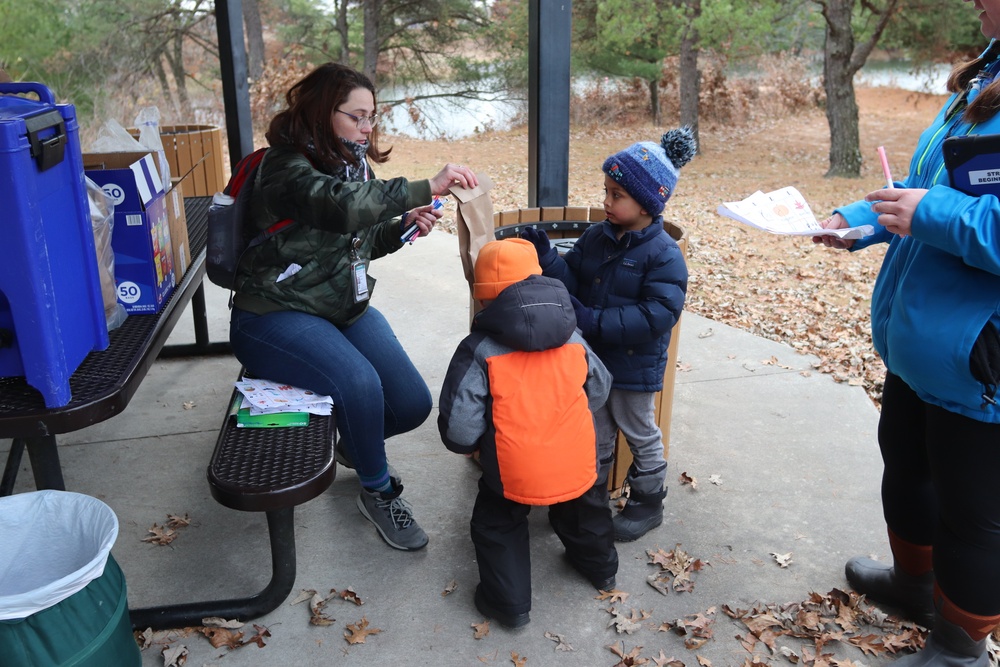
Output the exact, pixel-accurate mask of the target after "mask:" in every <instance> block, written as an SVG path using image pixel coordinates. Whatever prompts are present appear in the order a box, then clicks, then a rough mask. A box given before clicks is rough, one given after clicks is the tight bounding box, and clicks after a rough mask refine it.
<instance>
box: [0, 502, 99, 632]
mask: <svg viewBox="0 0 1000 667" xmlns="http://www.w3.org/2000/svg"><path fill="white" fill-rule="evenodd" d="M117 537H118V517H116V516H115V513H114V512H113V511H112V510H111V508H110V507H108V506H107V505H105V504H104V503H102V502H101V501H100V500H98V499H97V498H93V497H91V496H86V495H83V494H82V493H71V492H68V491H35V492H32V493H18V494H15V495H12V496H7V497H3V498H0V621H5V620H11V619H20V618H25V617H27V616H30V615H32V614H34V613H37V612H39V611H42V610H44V609H48V608H49V607H52V606H54V605H56V604H59V603H60V602H62V601H63V600H65V599H66V598H68V597H69V596H71V595H73V594H74V593H76V592H77V591H80V590H82V589H83V588H84V587H85V586H86V585H87V584H89V583H90V582H91V581H93V580H94V579H97V578H98V577H100V576H101V575H102V574H104V564H105V563H106V562H107V560H108V554H109V553H111V547H112V545H114V543H115V539H116V538H117Z"/></svg>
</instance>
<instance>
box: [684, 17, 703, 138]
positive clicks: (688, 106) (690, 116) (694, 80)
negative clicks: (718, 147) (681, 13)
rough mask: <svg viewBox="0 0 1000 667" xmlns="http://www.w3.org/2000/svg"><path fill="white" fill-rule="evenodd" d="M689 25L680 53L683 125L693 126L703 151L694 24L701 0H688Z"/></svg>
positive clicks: (693, 132) (696, 40) (699, 73)
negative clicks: (699, 132) (700, 136)
mask: <svg viewBox="0 0 1000 667" xmlns="http://www.w3.org/2000/svg"><path fill="white" fill-rule="evenodd" d="M687 6H688V11H689V14H688V25H687V28H685V30H684V34H683V35H682V37H681V53H680V69H681V81H680V93H681V125H687V126H688V127H690V128H691V133H692V134H693V135H694V140H695V146H698V147H699V148H698V152H699V153H701V148H700V146H701V142H700V141H698V117H699V115H700V103H699V97H700V95H701V71H700V70H699V69H698V52H699V49H698V31H697V30H695V28H694V26H693V22H694V20H695V19H696V18H697V17H698V16H699V15H700V14H701V0H688V1H687Z"/></svg>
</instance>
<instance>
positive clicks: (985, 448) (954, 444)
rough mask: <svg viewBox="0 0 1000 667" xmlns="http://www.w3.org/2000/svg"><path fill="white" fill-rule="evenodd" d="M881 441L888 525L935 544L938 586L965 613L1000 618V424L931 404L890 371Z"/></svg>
mask: <svg viewBox="0 0 1000 667" xmlns="http://www.w3.org/2000/svg"><path fill="white" fill-rule="evenodd" d="M878 440H879V447H880V449H881V450H882V460H883V462H884V463H885V470H884V472H883V474H882V508H883V513H884V515H885V521H886V525H888V527H889V529H890V530H892V532H894V533H895V534H896V535H898V536H899V537H901V538H902V539H904V540H906V541H908V542H911V543H913V544H917V545H932V546H933V548H934V552H933V553H934V575H935V578H936V580H937V583H938V585H939V586H940V587H941V590H942V591H944V594H945V595H946V596H947V597H948V598H949V599H950V600H951V601H952V602H954V603H955V604H956V605H957V606H958V607H959V608H961V609H963V610H965V611H967V612H970V613H973V614H979V615H983V616H992V615H996V614H1000V424H989V423H985V422H980V421H976V420H974V419H970V418H969V417H963V416H962V415H959V414H956V413H954V412H950V411H948V410H945V409H944V408H940V407H938V406H935V405H931V404H930V403H925V402H924V401H922V400H921V399H920V398H919V397H918V396H917V394H916V393H915V392H914V391H913V390H912V389H911V388H910V387H909V386H908V385H907V384H906V383H905V382H903V381H902V380H901V379H900V378H899V377H897V376H895V375H893V374H892V373H887V374H886V379H885V389H884V391H883V394H882V416H881V418H880V419H879V425H878Z"/></svg>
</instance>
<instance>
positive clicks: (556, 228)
mask: <svg viewBox="0 0 1000 667" xmlns="http://www.w3.org/2000/svg"><path fill="white" fill-rule="evenodd" d="M606 218H607V216H606V215H605V214H604V209H603V208H598V207H592V208H586V207H581V206H544V207H542V208H519V209H515V210H512V211H499V212H497V213H494V214H493V227H494V235H495V236H496V238H498V239H506V238H515V237H518V236H520V235H521V230H522V229H524V228H525V227H537V228H538V229H542V230H545V233H546V234H547V235H548V237H549V239H550V240H551V241H552V245H554V246H555V247H556V249H557V250H559V251H560V252H565V251H567V250H569V248H571V247H572V245H573V243H574V242H575V241H576V239H577V238H579V237H580V234H582V233H583V231H584V230H585V229H586V228H587V227H589V226H590V225H592V224H594V223H597V222H602V221H604V220H605V219H606ZM663 227H664V229H666V230H667V233H668V234H670V236H671V237H673V239H674V240H675V241H677V245H678V246H680V249H681V252H682V253H684V257H685V258H686V257H687V246H688V239H687V233H686V232H685V231H684V228H683V227H679V226H678V225H676V224H674V223H672V222H669V221H667V220H664V221H663ZM680 338H681V323H680V320H678V322H677V324H675V325H674V328H673V330H672V331H671V334H670V347H669V348H668V350H667V359H668V361H667V368H666V370H665V371H664V373H663V390H662V391H659V392H657V393H656V398H655V403H656V421H657V423H658V424H659V426H660V431H662V432H663V458H668V454H669V452H670V415H671V412H672V409H673V401H674V377H675V375H676V373H677V347H678V345H679V344H680ZM631 464H632V452H631V451H629V448H628V444H627V443H626V442H625V438H624V437H622V435H621V434H619V435H618V441H617V442H616V443H615V464H614V467H613V468H612V470H611V475H610V477H609V479H608V485H609V486H610V487H611V489H612V490H614V489H617V488H618V487H620V486H621V485H622V482H623V481H625V475H626V474H627V473H628V467H629V466H630V465H631Z"/></svg>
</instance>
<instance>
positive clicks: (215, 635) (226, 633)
mask: <svg viewBox="0 0 1000 667" xmlns="http://www.w3.org/2000/svg"><path fill="white" fill-rule="evenodd" d="M198 632H200V633H201V634H203V635H205V636H206V637H208V641H209V642H210V643H211V644H212V646H214V647H215V648H222V647H223V646H225V647H227V648H229V649H230V650H232V649H237V648H239V647H241V646H243V633H242V632H234V631H233V630H230V629H229V628H198Z"/></svg>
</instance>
